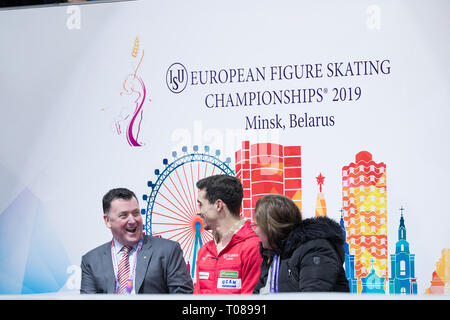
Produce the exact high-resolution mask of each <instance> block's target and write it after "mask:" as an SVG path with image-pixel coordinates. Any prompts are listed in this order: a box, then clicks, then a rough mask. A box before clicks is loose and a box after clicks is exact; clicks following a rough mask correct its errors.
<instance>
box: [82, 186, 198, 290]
mask: <svg viewBox="0 0 450 320" xmlns="http://www.w3.org/2000/svg"><path fill="white" fill-rule="evenodd" d="M103 213H104V216H103V218H104V221H105V224H106V226H107V227H108V228H109V229H111V233H112V235H113V240H112V241H109V242H107V243H105V244H103V245H101V246H99V247H97V248H95V249H93V250H91V251H89V252H88V253H86V254H85V255H84V256H83V257H82V259H81V271H82V273H81V289H80V293H119V294H137V293H192V292H193V290H194V288H193V284H192V279H191V277H190V275H189V271H188V269H187V266H186V263H185V261H184V258H183V252H182V250H181V247H180V245H179V244H178V242H175V241H171V240H167V239H161V238H156V237H152V236H146V235H144V234H143V228H142V216H141V213H140V210H139V204H138V200H137V198H136V196H135V194H134V193H133V192H132V191H130V190H128V189H125V188H118V189H112V190H110V191H109V192H108V193H107V194H105V196H104V197H103Z"/></svg>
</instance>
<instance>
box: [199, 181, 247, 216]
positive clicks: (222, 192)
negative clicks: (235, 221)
mask: <svg viewBox="0 0 450 320" xmlns="http://www.w3.org/2000/svg"><path fill="white" fill-rule="evenodd" d="M197 188H198V189H199V190H205V191H206V199H207V200H208V201H209V203H214V202H216V200H218V199H220V200H222V201H223V202H224V203H225V204H226V205H227V207H228V209H229V210H230V212H231V213H232V214H233V215H235V216H239V213H240V211H241V203H242V198H243V194H244V192H243V189H242V184H241V181H240V180H239V178H236V177H233V176H229V175H225V174H218V175H214V176H209V177H206V178H203V179H200V180H199V181H197Z"/></svg>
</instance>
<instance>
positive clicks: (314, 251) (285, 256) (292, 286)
mask: <svg viewBox="0 0 450 320" xmlns="http://www.w3.org/2000/svg"><path fill="white" fill-rule="evenodd" d="M344 243H345V238H344V233H343V230H342V228H341V226H340V225H339V224H338V223H336V222H335V221H333V220H331V219H330V218H327V217H318V218H310V219H305V220H303V221H302V222H301V223H300V224H299V225H298V226H296V227H295V228H294V230H292V232H291V233H290V234H289V236H288V237H287V238H286V239H285V240H283V241H281V242H280V244H279V246H278V247H279V248H280V250H279V253H280V267H279V273H278V292H322V291H338V292H349V286H348V281H347V278H346V277H345V271H344V268H343V264H344V261H345V251H344ZM261 255H262V256H263V261H262V263H261V276H260V278H259V282H258V283H257V285H256V286H255V289H254V291H253V293H259V291H260V289H261V288H262V287H264V286H265V285H266V282H267V277H268V271H269V267H270V265H269V262H268V261H269V255H268V251H267V250H263V249H261Z"/></svg>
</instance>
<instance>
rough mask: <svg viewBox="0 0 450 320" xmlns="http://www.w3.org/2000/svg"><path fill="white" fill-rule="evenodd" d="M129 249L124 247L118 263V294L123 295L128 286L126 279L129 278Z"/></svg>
mask: <svg viewBox="0 0 450 320" xmlns="http://www.w3.org/2000/svg"><path fill="white" fill-rule="evenodd" d="M130 250H131V247H129V246H124V247H123V248H122V251H123V254H122V258H121V259H120V262H119V270H118V279H119V289H118V290H117V293H118V294H125V293H126V289H127V284H128V278H129V276H130V261H129V259H128V255H129V254H130Z"/></svg>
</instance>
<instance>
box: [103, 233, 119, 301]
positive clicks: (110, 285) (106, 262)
mask: <svg viewBox="0 0 450 320" xmlns="http://www.w3.org/2000/svg"><path fill="white" fill-rule="evenodd" d="M102 264H103V270H105V273H104V281H105V283H104V285H105V288H106V293H114V292H115V291H116V288H115V287H116V277H115V275H114V267H113V263H112V256H111V242H108V244H107V245H105V250H104V251H103V259H102Z"/></svg>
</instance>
